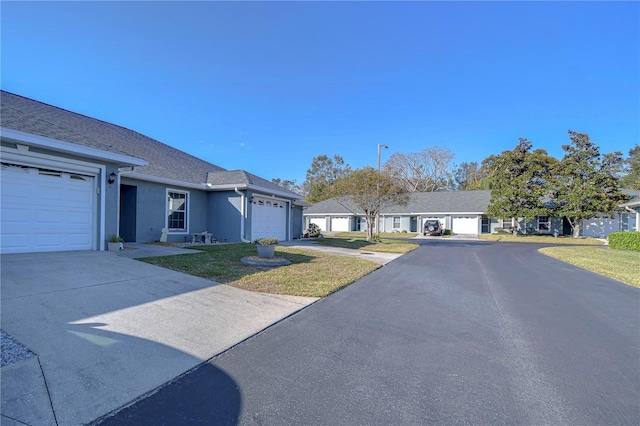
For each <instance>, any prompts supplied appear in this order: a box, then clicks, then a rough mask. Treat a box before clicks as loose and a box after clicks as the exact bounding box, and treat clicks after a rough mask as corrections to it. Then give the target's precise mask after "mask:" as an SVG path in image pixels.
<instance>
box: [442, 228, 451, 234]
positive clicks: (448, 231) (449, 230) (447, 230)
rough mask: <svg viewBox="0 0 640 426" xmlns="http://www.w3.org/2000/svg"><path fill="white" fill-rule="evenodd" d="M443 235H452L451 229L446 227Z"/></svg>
mask: <svg viewBox="0 0 640 426" xmlns="http://www.w3.org/2000/svg"><path fill="white" fill-rule="evenodd" d="M443 235H451V229H445V230H444V234H443Z"/></svg>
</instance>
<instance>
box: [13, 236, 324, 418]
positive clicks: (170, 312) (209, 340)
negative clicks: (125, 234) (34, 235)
mask: <svg viewBox="0 0 640 426" xmlns="http://www.w3.org/2000/svg"><path fill="white" fill-rule="evenodd" d="M150 250H151V252H150V253H149V254H152V255H158V254H161V253H160V251H161V250H162V248H156V247H154V248H152V249H150ZM159 250H160V251H159ZM174 250H175V249H171V250H169V249H167V250H165V251H164V253H167V254H173V253H174ZM120 254H121V255H115V254H114V253H109V252H94V251H86V252H63V253H34V254H11V255H3V256H2V257H1V267H2V270H1V273H2V274H1V278H2V292H1V307H2V330H4V331H5V332H7V333H8V334H9V335H11V336H12V337H13V338H15V339H16V340H18V341H19V342H20V343H22V344H23V345H24V346H26V347H27V348H29V349H30V350H31V351H32V352H34V353H35V354H36V356H35V357H32V358H30V359H27V360H22V361H19V362H16V363H13V364H10V365H7V366H5V367H3V368H2V370H1V374H2V405H1V414H2V417H1V420H2V424H3V425H11V424H16V425H18V424H34V425H35V424H39V425H40V424H42V425H49V424H60V425H77V424H85V423H88V422H91V421H92V420H94V419H96V418H98V417H100V416H102V415H104V414H106V413H108V412H110V411H112V410H114V409H116V408H118V407H121V406H123V405H125V404H127V403H129V402H130V401H132V400H134V399H135V398H137V397H139V396H140V395H143V394H145V393H147V392H150V391H152V390H154V389H155V388H157V387H158V386H160V385H162V384H163V383H165V382H167V381H169V380H171V379H173V378H175V377H177V376H179V375H180V374H182V373H185V372H186V371H189V370H190V369H192V368H194V367H196V366H198V365H199V364H201V363H203V362H204V361H206V360H208V359H210V358H212V357H213V356H215V355H217V354H219V353H221V352H223V351H225V350H226V349H228V348H230V347H232V346H234V345H236V344H237V343H239V342H242V341H243V340H245V339H246V338H248V337H250V336H252V335H254V334H255V333H257V332H259V331H261V330H263V329H265V328H266V327H268V326H269V325H271V324H273V323H275V322H277V321H279V320H281V319H282V318H285V317H287V316H289V315H291V314H292V313H294V312H296V311H298V310H300V309H302V308H303V307H304V306H306V305H308V304H310V303H312V302H314V301H315V300H316V299H314V298H304V297H290V296H276V295H268V294H259V293H252V292H247V291H244V290H240V289H236V288H233V287H229V286H226V285H221V284H217V283H215V282H212V281H208V280H205V279H201V278H197V277H193V276H190V275H185V274H182V273H179V272H173V271H169V270H166V269H163V268H160V267H157V266H153V265H148V264H146V263H142V262H139V261H136V260H133V259H129V258H127V256H133V255H135V256H137V257H139V256H140V255H141V254H144V253H141V252H139V251H137V252H135V253H134V252H133V251H131V252H130V251H123V252H121V253H120Z"/></svg>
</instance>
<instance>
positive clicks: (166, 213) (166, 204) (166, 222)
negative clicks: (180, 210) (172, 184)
mask: <svg viewBox="0 0 640 426" xmlns="http://www.w3.org/2000/svg"><path fill="white" fill-rule="evenodd" d="M170 192H172V193H176V194H185V195H186V205H187V206H186V211H185V215H184V221H185V229H184V230H182V229H170V228H169V193H170ZM164 200H165V201H164V227H165V228H167V229H168V230H169V234H174V235H180V234H188V233H189V225H190V223H191V220H190V218H189V215H190V214H191V193H190V191H185V190H183V189H172V188H167V189H166V193H165V197H164Z"/></svg>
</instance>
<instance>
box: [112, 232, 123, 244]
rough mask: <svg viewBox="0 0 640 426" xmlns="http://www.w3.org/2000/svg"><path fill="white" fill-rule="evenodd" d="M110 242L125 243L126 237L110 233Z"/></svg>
mask: <svg viewBox="0 0 640 426" xmlns="http://www.w3.org/2000/svg"><path fill="white" fill-rule="evenodd" d="M109 242H110V243H124V238H122V237H121V236H120V235H115V234H113V235H109Z"/></svg>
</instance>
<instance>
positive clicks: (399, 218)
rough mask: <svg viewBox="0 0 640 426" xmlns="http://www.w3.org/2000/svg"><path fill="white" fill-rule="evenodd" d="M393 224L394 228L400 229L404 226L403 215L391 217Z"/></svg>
mask: <svg viewBox="0 0 640 426" xmlns="http://www.w3.org/2000/svg"><path fill="white" fill-rule="evenodd" d="M396 218H397V219H398V226H396ZM391 226H392V229H400V228H401V227H402V217H401V216H392V218H391Z"/></svg>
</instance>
